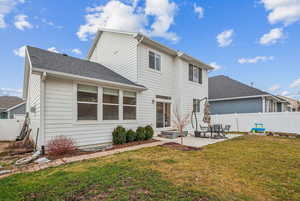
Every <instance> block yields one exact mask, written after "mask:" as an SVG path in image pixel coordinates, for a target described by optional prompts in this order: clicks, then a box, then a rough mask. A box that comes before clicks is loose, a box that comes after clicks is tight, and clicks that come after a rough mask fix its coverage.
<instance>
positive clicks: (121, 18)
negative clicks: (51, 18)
mask: <svg viewBox="0 0 300 201" xmlns="http://www.w3.org/2000/svg"><path fill="white" fill-rule="evenodd" d="M137 3H138V1H136V0H133V1H131V4H125V3H123V2H121V1H118V0H111V1H109V2H108V3H106V4H105V5H101V6H98V7H94V8H87V12H88V14H87V15H85V21H86V22H85V24H84V25H81V26H80V27H79V30H78V32H77V36H78V37H79V39H80V40H83V41H85V40H88V38H89V37H90V36H93V35H94V34H95V33H96V32H97V30H98V29H99V28H110V29H118V30H127V31H134V32H142V33H145V34H147V35H149V36H154V37H162V38H166V39H168V40H171V41H177V40H178V36H177V35H176V34H175V33H173V32H170V31H169V29H170V27H171V25H172V24H174V17H175V13H176V9H177V6H176V4H175V3H174V2H170V1H169V0H146V3H145V7H144V8H141V7H137ZM150 18H151V19H152V20H151V22H152V24H150V25H149V24H148V21H150ZM148 26H149V27H150V28H148V29H147V27H148Z"/></svg>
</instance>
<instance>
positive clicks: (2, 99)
mask: <svg viewBox="0 0 300 201" xmlns="http://www.w3.org/2000/svg"><path fill="white" fill-rule="evenodd" d="M25 108H26V102H25V101H24V100H23V99H21V98H19V97H16V96H0V119H14V118H15V116H16V115H25Z"/></svg>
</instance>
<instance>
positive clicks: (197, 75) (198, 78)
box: [189, 64, 202, 84]
mask: <svg viewBox="0 0 300 201" xmlns="http://www.w3.org/2000/svg"><path fill="white" fill-rule="evenodd" d="M189 81H192V82H197V83H200V84H202V69H201V68H199V67H197V66H194V65H193V64H190V65H189Z"/></svg>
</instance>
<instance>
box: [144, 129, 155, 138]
mask: <svg viewBox="0 0 300 201" xmlns="http://www.w3.org/2000/svg"><path fill="white" fill-rule="evenodd" d="M153 134H154V130H153V128H152V126H150V125H148V126H146V127H145V140H150V139H152V137H153Z"/></svg>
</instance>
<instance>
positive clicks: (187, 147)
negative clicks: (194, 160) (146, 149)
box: [161, 142, 201, 151]
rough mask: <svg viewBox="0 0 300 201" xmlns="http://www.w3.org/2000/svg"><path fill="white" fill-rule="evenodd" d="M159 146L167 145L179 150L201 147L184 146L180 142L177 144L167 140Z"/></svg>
mask: <svg viewBox="0 0 300 201" xmlns="http://www.w3.org/2000/svg"><path fill="white" fill-rule="evenodd" d="M161 146H163V147H169V148H171V149H176V150H180V151H199V150H201V148H197V147H190V146H185V145H182V144H178V143H176V142H168V143H165V144H163V145H161Z"/></svg>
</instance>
